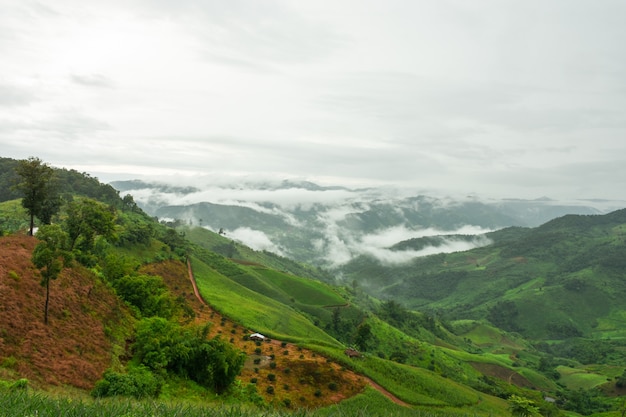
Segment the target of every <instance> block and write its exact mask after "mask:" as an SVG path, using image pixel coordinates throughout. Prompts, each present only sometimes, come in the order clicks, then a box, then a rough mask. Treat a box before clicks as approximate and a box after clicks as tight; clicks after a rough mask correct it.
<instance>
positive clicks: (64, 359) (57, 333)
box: [0, 235, 124, 389]
mask: <svg viewBox="0 0 626 417" xmlns="http://www.w3.org/2000/svg"><path fill="white" fill-rule="evenodd" d="M36 243H37V240H36V239H35V238H33V237H30V236H19V235H14V236H8V237H0V366H4V367H5V368H11V370H13V371H15V372H16V374H17V375H19V377H22V378H28V379H29V380H30V381H31V384H33V385H35V386H40V387H46V386H50V385H71V386H74V387H78V388H81V389H91V388H92V387H93V385H94V383H95V381H97V380H98V379H99V378H100V377H101V375H102V373H103V372H104V370H105V369H106V368H107V367H109V366H110V364H111V360H112V356H111V350H112V345H111V341H110V339H109V337H107V336H106V335H105V328H104V324H103V323H106V322H111V323H116V321H117V320H118V319H120V318H121V317H122V316H124V313H123V308H122V306H121V305H120V303H119V301H118V299H117V298H116V297H115V296H114V295H113V294H112V293H111V292H110V291H109V290H108V289H107V287H106V286H104V285H102V284H101V283H99V281H98V279H97V278H96V277H95V276H94V275H93V274H92V273H91V272H90V271H88V270H86V269H84V268H81V267H77V266H76V267H73V268H68V269H65V270H64V271H63V272H62V273H61V275H60V276H59V278H58V279H56V280H54V281H52V282H51V283H50V307H49V315H50V316H49V324H48V325H47V326H46V325H45V324H44V323H43V308H44V296H45V289H44V288H43V287H42V286H41V285H40V276H39V271H38V270H37V269H36V268H34V266H33V265H32V263H31V254H32V251H33V249H34V247H35V245H36Z"/></svg>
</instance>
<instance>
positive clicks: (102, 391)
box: [91, 366, 161, 399]
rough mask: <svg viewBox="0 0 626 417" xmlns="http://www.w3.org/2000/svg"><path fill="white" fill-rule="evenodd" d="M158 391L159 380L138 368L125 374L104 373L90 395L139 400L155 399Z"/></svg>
mask: <svg viewBox="0 0 626 417" xmlns="http://www.w3.org/2000/svg"><path fill="white" fill-rule="evenodd" d="M160 391H161V382H160V381H159V379H158V378H157V377H155V376H154V374H153V373H152V372H150V371H149V370H148V368H146V367H145V366H139V367H136V368H132V369H131V370H130V371H129V372H128V373H126V374H122V373H118V372H113V371H110V370H109V371H106V372H105V373H104V375H103V378H102V379H101V380H99V381H98V382H96V386H95V387H94V389H93V390H92V391H91V395H92V396H93V397H96V398H100V397H112V396H117V395H121V396H126V397H134V398H138V399H141V398H146V397H157V396H158V395H159V392H160Z"/></svg>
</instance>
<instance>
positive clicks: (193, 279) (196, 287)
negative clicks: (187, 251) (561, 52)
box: [187, 259, 206, 305]
mask: <svg viewBox="0 0 626 417" xmlns="http://www.w3.org/2000/svg"><path fill="white" fill-rule="evenodd" d="M187 271H188V272H189V280H190V281H191V286H192V287H193V293H194V294H196V298H197V299H198V301H200V302H201V303H202V304H204V305H206V303H205V302H204V299H203V298H202V296H201V295H200V291H198V285H197V284H196V279H195V278H194V276H193V270H192V269H191V260H189V259H187Z"/></svg>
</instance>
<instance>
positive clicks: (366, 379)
mask: <svg viewBox="0 0 626 417" xmlns="http://www.w3.org/2000/svg"><path fill="white" fill-rule="evenodd" d="M187 271H188V273H189V280H190V281H191V285H192V286H193V292H194V294H195V295H196V298H197V299H198V300H199V301H200V302H201V303H202V304H204V305H207V304H206V303H205V302H204V299H203V298H202V296H201V295H200V291H198V285H197V284H196V279H195V278H194V276H193V270H192V268H191V261H190V260H189V259H187ZM346 306H350V303H347V304H345V305H339V306H327V307H346ZM272 343H273V344H275V345H281V343H282V342H281V341H279V340H272ZM361 377H362V378H363V379H364V380H365V381H367V383H368V384H370V385H371V386H372V387H373V388H374V389H376V390H378V391H379V392H380V393H381V394H383V395H384V396H385V397H387V398H389V399H390V400H391V401H393V402H394V403H396V404H398V405H401V406H403V407H411V404H409V403H406V402H404V401H402V400H401V399H400V398H398V397H396V396H395V395H393V394H392V393H390V392H389V391H387V390H386V389H384V388H383V387H381V386H380V385H378V384H377V383H376V382H374V381H373V380H372V379H370V378H368V377H366V376H361Z"/></svg>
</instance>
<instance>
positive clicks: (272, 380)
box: [267, 374, 276, 382]
mask: <svg viewBox="0 0 626 417" xmlns="http://www.w3.org/2000/svg"><path fill="white" fill-rule="evenodd" d="M267 379H268V380H269V381H271V382H274V381H276V375H275V374H267Z"/></svg>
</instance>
